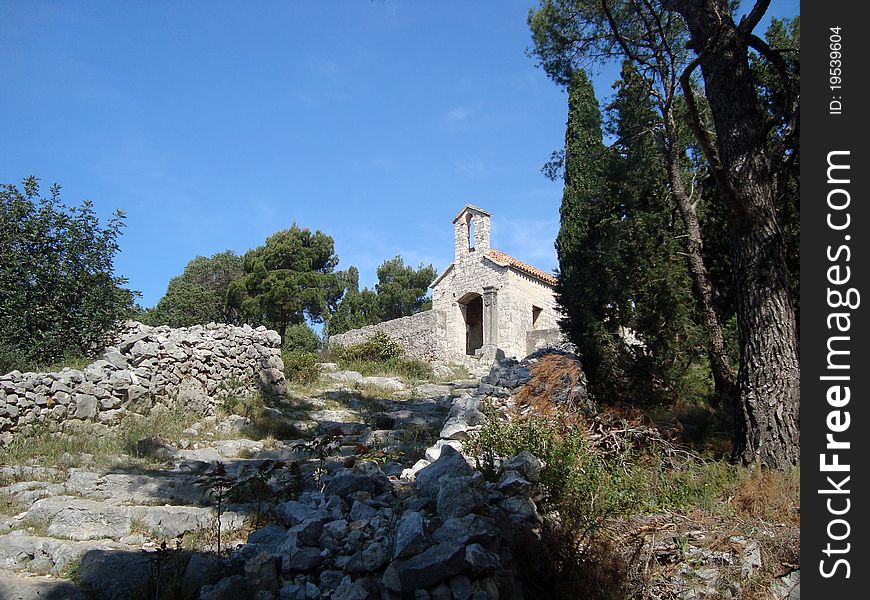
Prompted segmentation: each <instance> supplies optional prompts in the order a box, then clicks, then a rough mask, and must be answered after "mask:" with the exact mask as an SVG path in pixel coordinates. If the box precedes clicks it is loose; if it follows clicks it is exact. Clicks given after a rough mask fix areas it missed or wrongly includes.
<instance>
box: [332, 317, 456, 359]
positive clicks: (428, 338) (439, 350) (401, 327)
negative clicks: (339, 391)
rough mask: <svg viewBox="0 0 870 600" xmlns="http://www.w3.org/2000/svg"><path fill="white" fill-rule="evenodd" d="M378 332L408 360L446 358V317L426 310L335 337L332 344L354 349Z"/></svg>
mask: <svg viewBox="0 0 870 600" xmlns="http://www.w3.org/2000/svg"><path fill="white" fill-rule="evenodd" d="M377 332H382V333H385V334H386V335H388V336H389V337H390V338H391V339H393V340H394V341H395V342H396V343H397V344H399V345H400V346H401V347H402V349H404V351H405V356H406V357H407V358H417V359H420V360H427V361H434V360H438V359H441V358H443V357H444V341H445V339H446V325H445V322H444V315H443V314H442V313H440V312H439V311H434V310H425V311H423V312H420V313H417V314H415V315H411V316H410V317H401V318H398V319H392V320H390V321H384V322H383V323H378V324H376V325H368V326H366V327H361V328H359V329H352V330H351V331H348V332H346V333H341V334H338V335H333V336H331V337H330V338H329V341H330V344H334V345H339V346H345V347H347V346H353V345H354V344H359V343H362V342H364V341H366V340H367V339H369V338H370V337H371V336H373V335H374V334H375V333H377Z"/></svg>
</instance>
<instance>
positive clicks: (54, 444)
mask: <svg viewBox="0 0 870 600" xmlns="http://www.w3.org/2000/svg"><path fill="white" fill-rule="evenodd" d="M194 419H195V415H192V414H190V413H189V412H185V411H183V410H181V409H180V408H176V409H168V408H165V407H162V406H160V407H155V410H153V411H152V412H151V414H150V415H149V416H147V417H143V416H140V415H135V414H130V415H128V416H127V417H126V418H125V419H124V420H123V421H122V422H121V424H120V425H119V426H117V427H115V428H112V429H110V430H109V431H108V432H103V431H87V430H85V431H81V432H75V433H59V432H55V431H50V430H49V429H48V428H47V427H45V426H38V427H35V428H33V429H31V431H30V432H29V433H21V434H18V435H16V436H15V438H14V439H13V440H12V443H11V444H10V445H9V446H8V447H6V448H5V449H3V450H2V451H0V462H2V463H5V464H18V465H24V464H39V465H43V466H45V465H49V466H57V467H61V468H73V467H79V466H83V465H84V464H85V461H84V460H83V455H90V456H91V458H90V461H88V464H91V462H92V463H93V464H96V465H97V466H114V465H116V464H117V462H118V459H119V457H120V456H121V455H126V456H128V457H130V458H132V459H134V461H133V462H135V463H140V466H147V465H153V464H155V463H159V462H162V459H161V455H160V452H159V448H160V442H159V441H160V440H171V441H175V440H178V439H179V438H181V437H182V434H181V432H182V431H183V430H184V429H185V428H187V427H189V426H190V425H191V424H193V422H194ZM148 440H151V443H148Z"/></svg>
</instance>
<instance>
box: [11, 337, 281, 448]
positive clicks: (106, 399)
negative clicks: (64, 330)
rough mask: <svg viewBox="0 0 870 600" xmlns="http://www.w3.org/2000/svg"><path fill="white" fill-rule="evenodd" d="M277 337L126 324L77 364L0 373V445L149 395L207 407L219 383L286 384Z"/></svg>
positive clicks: (73, 425) (132, 409)
mask: <svg viewBox="0 0 870 600" xmlns="http://www.w3.org/2000/svg"><path fill="white" fill-rule="evenodd" d="M283 369H284V365H283V362H282V361H281V338H280V336H279V335H278V334H277V333H276V332H274V331H270V330H267V329H266V328H265V327H258V328H256V329H253V328H251V327H250V326H248V325H244V326H242V327H235V326H231V325H225V324H215V323H210V324H208V325H204V326H202V325H197V326H194V327H187V328H179V329H171V328H169V327H166V326H161V327H148V326H146V325H143V324H141V323H135V322H131V323H128V325H127V327H126V328H125V330H124V332H123V333H122V334H121V335H120V336H119V340H118V343H117V345H116V346H111V347H109V348H106V350H105V351H104V352H103V354H102V356H101V357H100V358H99V359H98V360H96V361H95V362H93V363H91V364H90V365H88V366H87V367H85V368H84V369H83V370H76V369H69V368H65V369H63V370H62V371H59V372H56V373H21V372H20V371H13V372H11V373H9V374H6V375H2V376H0V445H5V444H8V443H9V442H10V441H11V439H12V435H13V434H14V433H15V432H18V431H21V430H23V429H26V428H27V427H28V426H32V425H36V424H40V425H47V426H48V427H49V428H50V429H52V430H65V431H76V430H78V429H81V428H83V427H85V426H88V425H90V426H92V427H95V428H97V429H99V428H101V427H108V426H111V425H114V424H117V423H118V422H120V421H121V420H122V419H123V418H124V417H125V416H126V415H128V414H129V413H138V414H147V413H148V412H149V411H150V409H151V408H152V406H153V405H154V403H155V402H164V403H172V402H178V403H180V404H181V405H182V406H183V407H184V408H185V409H189V410H193V411H196V412H198V413H201V414H210V413H212V412H213V409H214V404H215V402H216V398H217V396H219V392H220V391H221V390H224V389H227V388H228V387H230V386H232V387H233V388H246V389H249V390H252V391H254V390H260V391H264V392H265V393H267V394H281V393H283V392H284V391H286V384H285V380H284V372H283Z"/></svg>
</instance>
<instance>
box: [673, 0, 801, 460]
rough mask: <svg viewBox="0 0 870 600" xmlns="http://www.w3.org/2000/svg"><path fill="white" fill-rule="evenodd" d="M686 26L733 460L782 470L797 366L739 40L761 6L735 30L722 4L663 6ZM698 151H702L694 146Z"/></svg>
mask: <svg viewBox="0 0 870 600" xmlns="http://www.w3.org/2000/svg"><path fill="white" fill-rule="evenodd" d="M664 3H665V5H666V6H668V7H669V8H671V9H672V10H675V11H676V12H678V13H679V14H680V15H681V16H682V17H683V18H684V20H685V21H686V24H687V25H688V28H689V31H690V33H691V36H692V47H693V48H694V49H695V50H696V51H697V52H698V59H697V61H696V62H697V63H698V64H700V67H701V72H702V74H703V77H704V83H705V89H706V97H707V100H708V101H709V104H710V110H711V113H712V117H713V124H714V127H715V131H716V139H715V143H714V144H709V145H707V147H706V148H705V150H706V153H707V154H711V153H713V152H715V156H714V155H709V156H708V157H707V158H708V159H709V160H710V162H711V164H712V165H714V168H717V165H718V166H720V167H721V171H720V173H719V174H718V176H717V182H718V183H719V186H720V188H722V192H723V194H724V195H725V197H726V198H727V199H728V202H729V204H730V207H729V210H730V239H729V242H730V254H731V260H732V266H733V270H734V285H735V292H736V298H737V319H738V330H739V341H740V368H739V372H738V377H737V391H738V394H739V401H738V404H737V412H738V414H736V415H735V417H736V419H735V420H736V422H737V424H738V425H742V427H741V431H740V432H739V436H740V437H739V438H738V439H737V440H736V442H737V443H736V446H735V456H736V457H738V458H739V459H740V460H741V461H742V462H743V463H745V464H760V465H762V466H766V467H770V468H775V469H783V468H787V467H789V466H791V465H794V464H797V463H798V462H799V460H800V425H799V415H798V413H799V407H800V365H799V356H798V343H797V329H796V321H795V314H794V308H793V306H792V303H791V298H790V296H789V287H788V269H787V266H786V260H785V253H784V247H785V246H784V236H783V231H782V228H781V227H780V224H779V221H778V218H777V207H776V205H775V198H776V186H777V182H776V176H775V175H776V174H775V169H774V163H775V162H776V161H777V160H778V157H775V156H772V154H771V151H770V148H769V147H768V144H767V140H766V135H765V132H766V129H765V125H766V116H765V114H764V111H763V109H762V106H761V103H760V101H759V98H758V94H757V92H756V89H755V86H754V83H753V79H752V75H751V73H750V70H749V61H748V38H749V35H750V34H751V32H752V29H753V28H754V26H755V25H756V24H757V22H758V20H759V19H760V18H761V16H762V15H763V14H764V12H765V10H766V8H767V5H768V4H769V0H759V2H758V4H757V5H756V7H755V8H754V9H753V11H752V12H751V13H750V15H749V16H748V17H747V18H746V19H744V20H743V21H742V22H741V23H740V25H737V24H735V23H734V20H733V19H732V17H731V13H730V10H729V7H728V2H727V0H664ZM702 145H703V144H702Z"/></svg>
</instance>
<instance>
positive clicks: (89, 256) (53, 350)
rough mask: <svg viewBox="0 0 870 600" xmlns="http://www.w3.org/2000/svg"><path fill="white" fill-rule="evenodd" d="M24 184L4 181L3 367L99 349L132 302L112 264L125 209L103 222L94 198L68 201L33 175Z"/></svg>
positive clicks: (0, 268) (0, 229)
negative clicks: (43, 191) (43, 189)
mask: <svg viewBox="0 0 870 600" xmlns="http://www.w3.org/2000/svg"><path fill="white" fill-rule="evenodd" d="M22 188H23V190H19V189H18V188H17V187H16V186H14V185H3V186H0V347H2V351H0V359H2V362H3V363H4V364H2V365H0V371H3V372H7V371H8V370H9V369H10V367H12V368H15V366H16V365H15V364H13V363H19V364H21V363H22V362H23V363H28V364H52V363H56V362H57V361H58V360H60V359H62V358H63V357H68V356H85V355H90V354H93V353H95V352H97V351H99V350H100V349H102V348H103V347H104V346H105V344H106V342H107V341H108V337H109V335H110V334H111V332H112V331H113V330H114V328H115V326H116V325H117V324H118V323H119V322H120V321H121V320H123V319H124V318H126V317H127V315H128V314H129V313H130V311H131V309H132V306H133V296H134V294H133V292H131V291H130V290H127V289H125V288H124V287H122V286H123V285H124V284H125V283H126V282H127V280H126V279H124V278H122V277H118V276H116V275H115V273H114V265H113V261H114V257H115V253H116V252H117V251H118V236H119V235H120V234H121V230H122V228H123V227H124V213H123V212H122V211H116V212H115V214H114V216H112V218H111V219H109V221H108V224H107V225H106V227H105V228H104V227H102V226H101V224H100V221H99V219H98V218H97V215H96V213H95V212H94V209H93V205H92V204H91V203H90V202H87V201H85V202H83V203H82V204H81V206H78V207H74V208H69V207H67V206H65V205H63V204H62V203H61V201H60V187H59V186H57V185H54V186H52V188H51V194H50V196H49V197H47V198H40V197H39V180H38V179H37V178H35V177H28V178H26V179H25V180H24V181H23V183H22Z"/></svg>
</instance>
